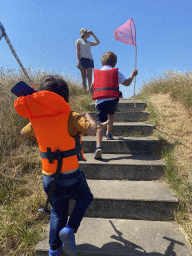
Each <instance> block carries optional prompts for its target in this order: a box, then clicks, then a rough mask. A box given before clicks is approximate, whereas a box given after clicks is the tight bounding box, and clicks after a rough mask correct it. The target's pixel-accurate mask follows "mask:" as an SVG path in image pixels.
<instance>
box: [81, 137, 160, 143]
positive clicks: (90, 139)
mask: <svg viewBox="0 0 192 256" xmlns="http://www.w3.org/2000/svg"><path fill="white" fill-rule="evenodd" d="M81 138H82V141H96V137H95V136H82V137H81ZM113 138H114V139H113V140H107V139H106V138H105V136H103V138H102V141H107V142H109V143H111V142H113V141H125V142H129V141H130V142H132V141H136V142H140V141H141V142H145V141H149V142H150V141H155V142H159V140H158V139H154V138H152V137H121V136H113Z"/></svg>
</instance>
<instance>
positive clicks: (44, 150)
mask: <svg viewBox="0 0 192 256" xmlns="http://www.w3.org/2000/svg"><path fill="white" fill-rule="evenodd" d="M14 107H15V110H16V111H17V113H18V114H19V115H21V116H22V117H24V118H29V120H30V122H31V123H32V126H33V129H34V132H35V134H36V138H37V142H38V145H39V149H40V153H41V161H42V168H43V170H44V171H45V172H47V173H55V172H56V169H57V167H58V166H57V165H58V162H59V159H62V164H61V166H62V168H61V172H65V171H69V170H72V169H76V168H78V166H79V163H78V157H77V156H78V155H80V153H83V152H82V150H81V148H80V146H81V145H80V143H81V141H80V137H76V139H75V138H73V137H71V136H70V135H69V133H68V118H69V114H70V112H71V108H70V105H69V104H68V103H67V102H66V101H65V100H64V99H63V98H62V97H61V96H59V95H58V94H56V93H54V92H49V91H39V92H36V93H33V94H32V95H28V96H21V97H19V98H17V99H16V101H15V102H14ZM81 160H85V159H84V157H82V159H81Z"/></svg>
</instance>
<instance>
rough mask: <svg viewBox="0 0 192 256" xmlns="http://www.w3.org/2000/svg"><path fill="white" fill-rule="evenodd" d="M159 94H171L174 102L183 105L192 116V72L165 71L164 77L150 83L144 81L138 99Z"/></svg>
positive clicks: (154, 79)
mask: <svg viewBox="0 0 192 256" xmlns="http://www.w3.org/2000/svg"><path fill="white" fill-rule="evenodd" d="M158 93H161V94H169V95H170V96H171V98H172V99H173V100H175V101H178V102H180V103H182V104H183V106H184V107H185V108H186V109H187V110H188V111H189V112H190V114H191V115H192V71H186V72H180V71H172V70H167V71H164V72H163V73H162V76H160V77H155V76H154V77H152V78H151V80H150V81H149V82H145V81H144V84H143V86H142V88H141V91H140V93H139V94H138V97H139V96H141V95H148V96H149V95H150V94H158Z"/></svg>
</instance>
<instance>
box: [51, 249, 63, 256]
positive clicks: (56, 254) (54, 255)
mask: <svg viewBox="0 0 192 256" xmlns="http://www.w3.org/2000/svg"><path fill="white" fill-rule="evenodd" d="M61 253H62V248H61V249H60V250H59V251H53V250H51V249H49V256H61Z"/></svg>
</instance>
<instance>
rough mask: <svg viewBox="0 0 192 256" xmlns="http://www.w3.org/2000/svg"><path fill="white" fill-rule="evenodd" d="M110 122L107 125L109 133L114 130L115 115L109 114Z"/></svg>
mask: <svg viewBox="0 0 192 256" xmlns="http://www.w3.org/2000/svg"><path fill="white" fill-rule="evenodd" d="M108 119H109V124H108V125H107V133H111V132H112V128H113V121H114V115H111V114H108Z"/></svg>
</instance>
